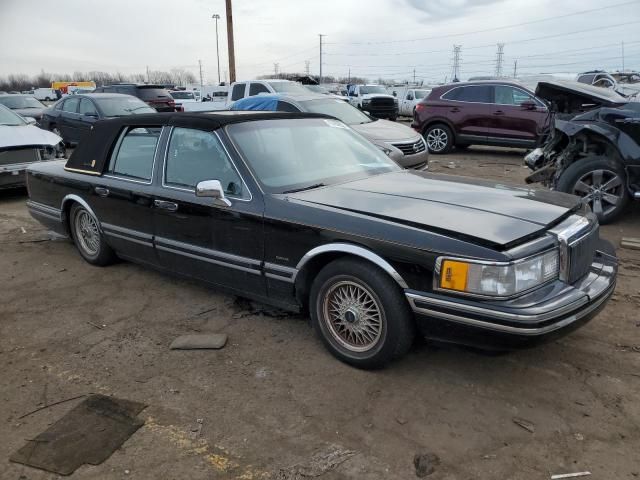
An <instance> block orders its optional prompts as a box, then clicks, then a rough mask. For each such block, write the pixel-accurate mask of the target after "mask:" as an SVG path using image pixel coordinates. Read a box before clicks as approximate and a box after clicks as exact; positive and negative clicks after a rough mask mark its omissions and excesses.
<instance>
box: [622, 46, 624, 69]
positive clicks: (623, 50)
mask: <svg viewBox="0 0 640 480" xmlns="http://www.w3.org/2000/svg"><path fill="white" fill-rule="evenodd" d="M622 71H623V72H624V41H623V42H622Z"/></svg>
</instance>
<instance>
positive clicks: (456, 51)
mask: <svg viewBox="0 0 640 480" xmlns="http://www.w3.org/2000/svg"><path fill="white" fill-rule="evenodd" d="M461 48H462V45H454V46H453V69H452V71H451V81H452V82H459V81H460V49H461Z"/></svg>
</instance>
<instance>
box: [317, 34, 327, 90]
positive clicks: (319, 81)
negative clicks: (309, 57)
mask: <svg viewBox="0 0 640 480" xmlns="http://www.w3.org/2000/svg"><path fill="white" fill-rule="evenodd" d="M318 36H319V37H320V78H319V79H318V83H319V84H322V37H326V35H323V34H322V33H319V34H318Z"/></svg>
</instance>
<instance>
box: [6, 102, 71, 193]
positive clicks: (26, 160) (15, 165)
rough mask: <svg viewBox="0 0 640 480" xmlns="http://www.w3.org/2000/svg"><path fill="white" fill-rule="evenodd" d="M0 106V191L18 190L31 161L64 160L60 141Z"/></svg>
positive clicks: (23, 182)
mask: <svg viewBox="0 0 640 480" xmlns="http://www.w3.org/2000/svg"><path fill="white" fill-rule="evenodd" d="M32 123H33V120H31V121H29V120H26V119H25V118H23V117H21V116H20V115H18V114H17V113H14V112H12V111H11V110H10V109H8V108H7V107H5V106H3V105H0V189H4V188H15V187H22V186H24V184H25V171H26V169H27V167H28V166H29V165H31V164H33V163H35V162H42V161H45V160H54V159H55V158H57V157H64V146H63V145H62V143H61V142H62V139H61V138H60V137H59V136H57V135H55V134H53V133H51V132H47V131H45V130H41V129H40V128H38V127H35V126H34V125H32Z"/></svg>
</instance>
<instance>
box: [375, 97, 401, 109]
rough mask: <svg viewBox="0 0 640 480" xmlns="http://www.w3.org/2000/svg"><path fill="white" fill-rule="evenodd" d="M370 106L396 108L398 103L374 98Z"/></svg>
mask: <svg viewBox="0 0 640 480" xmlns="http://www.w3.org/2000/svg"><path fill="white" fill-rule="evenodd" d="M370 104H371V106H372V107H394V106H395V104H396V102H395V101H394V100H393V98H387V97H373V98H372V99H371V100H370Z"/></svg>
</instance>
